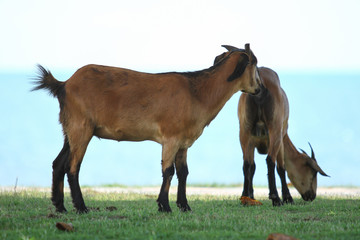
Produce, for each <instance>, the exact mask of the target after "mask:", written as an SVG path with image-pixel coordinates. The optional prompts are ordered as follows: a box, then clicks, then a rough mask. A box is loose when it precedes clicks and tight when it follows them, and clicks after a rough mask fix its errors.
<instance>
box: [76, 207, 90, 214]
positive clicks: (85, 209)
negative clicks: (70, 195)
mask: <svg viewBox="0 0 360 240" xmlns="http://www.w3.org/2000/svg"><path fill="white" fill-rule="evenodd" d="M88 212H89V209H87V207H83V208H77V209H76V213H78V214H83V213H88Z"/></svg>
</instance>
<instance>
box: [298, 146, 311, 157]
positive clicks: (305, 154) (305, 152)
mask: <svg viewBox="0 0 360 240" xmlns="http://www.w3.org/2000/svg"><path fill="white" fill-rule="evenodd" d="M299 149H300V151H302V153H304V154H305V155H306V156H309V155H308V154H307V153H306V152H305V151H304V150H302V149H301V148H299Z"/></svg>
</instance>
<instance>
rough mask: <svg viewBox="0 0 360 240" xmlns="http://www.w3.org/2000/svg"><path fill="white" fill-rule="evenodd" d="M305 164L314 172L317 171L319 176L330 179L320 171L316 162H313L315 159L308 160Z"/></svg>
mask: <svg viewBox="0 0 360 240" xmlns="http://www.w3.org/2000/svg"><path fill="white" fill-rule="evenodd" d="M307 164H308V165H309V166H310V167H311V168H312V169H314V170H315V171H317V172H318V173H320V174H321V175H323V176H325V177H330V176H329V175H327V174H326V173H325V172H324V171H323V170H322V169H321V167H320V166H319V165H318V164H317V162H316V161H315V159H312V158H309V159H308V160H307Z"/></svg>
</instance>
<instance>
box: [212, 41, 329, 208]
mask: <svg viewBox="0 0 360 240" xmlns="http://www.w3.org/2000/svg"><path fill="white" fill-rule="evenodd" d="M223 47H225V48H226V49H227V50H229V51H230V52H231V51H234V50H236V49H237V48H236V47H232V46H228V45H224V46H223ZM230 52H226V53H223V54H221V55H219V56H218V57H216V58H215V64H216V63H217V62H218V61H221V60H222V59H223V58H224V57H226V56H227V55H228V54H229V53H230ZM258 70H259V75H260V80H261V83H262V84H261V92H260V93H259V94H257V95H256V96H255V95H250V94H246V93H244V94H242V95H241V97H240V100H239V105H238V117H239V122H240V143H241V148H242V151H243V159H244V166H243V172H244V189H243V193H242V196H244V197H250V198H252V199H254V193H253V191H254V190H253V184H252V180H253V176H254V173H255V162H254V150H255V148H257V150H258V152H259V153H260V154H267V158H266V162H267V167H268V181H269V191H270V193H269V198H270V199H271V200H272V203H273V205H274V206H279V205H282V204H283V202H285V203H292V202H293V199H292V197H291V195H290V192H289V189H288V187H287V184H286V177H285V169H286V171H287V173H288V176H289V178H290V180H291V182H292V183H293V185H294V186H295V188H296V189H297V190H298V191H299V193H300V194H301V196H302V198H303V199H304V200H305V201H309V200H310V201H312V200H314V199H315V197H316V189H317V173H318V172H319V173H320V174H321V175H323V176H327V175H326V174H325V173H324V171H323V170H322V169H321V168H320V167H319V165H318V164H317V162H316V160H315V155H314V152H313V149H312V148H311V153H312V154H311V157H310V156H308V155H307V154H306V153H305V152H304V151H302V153H300V152H298V151H297V150H296V148H295V146H294V145H293V144H292V142H291V140H290V138H289V136H288V134H287V129H288V119H289V103H288V99H287V96H286V94H285V92H284V90H283V89H282V88H281V86H280V80H279V77H278V75H277V74H276V72H274V71H273V70H271V69H269V68H265V67H261V68H259V69H258ZM310 147H311V146H310ZM275 161H276V162H277V171H278V174H279V176H280V179H281V185H282V197H283V202H282V201H281V200H280V198H279V195H278V192H277V189H276V183H275V175H274V171H275Z"/></svg>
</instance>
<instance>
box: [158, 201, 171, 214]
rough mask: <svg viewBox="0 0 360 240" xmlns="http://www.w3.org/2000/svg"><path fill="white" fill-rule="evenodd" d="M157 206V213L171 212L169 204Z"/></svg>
mask: <svg viewBox="0 0 360 240" xmlns="http://www.w3.org/2000/svg"><path fill="white" fill-rule="evenodd" d="M158 206H159V209H158V211H159V212H167V213H170V212H171V208H170V206H169V204H162V203H158Z"/></svg>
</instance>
